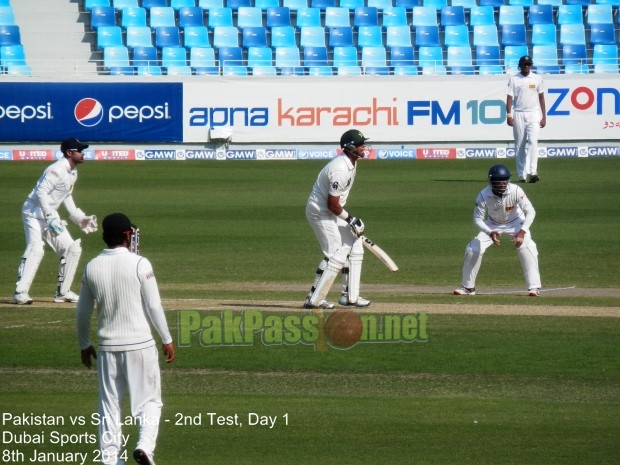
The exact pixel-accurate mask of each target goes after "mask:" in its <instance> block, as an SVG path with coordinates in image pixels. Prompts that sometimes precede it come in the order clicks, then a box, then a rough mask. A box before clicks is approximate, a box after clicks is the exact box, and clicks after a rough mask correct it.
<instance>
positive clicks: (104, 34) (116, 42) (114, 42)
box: [0, 26, 125, 50]
mask: <svg viewBox="0 0 620 465" xmlns="http://www.w3.org/2000/svg"><path fill="white" fill-rule="evenodd" d="M7 27H17V26H0V45H16V44H19V43H20V41H19V40H18V41H17V42H15V41H13V42H11V41H8V42H7V41H6V39H7V38H8V37H10V36H7V35H6V34H5V32H4V30H5V28H7ZM121 45H125V42H123V33H122V32H121V28H120V26H101V27H100V28H99V29H97V49H98V50H103V49H104V48H106V47H118V46H121Z"/></svg>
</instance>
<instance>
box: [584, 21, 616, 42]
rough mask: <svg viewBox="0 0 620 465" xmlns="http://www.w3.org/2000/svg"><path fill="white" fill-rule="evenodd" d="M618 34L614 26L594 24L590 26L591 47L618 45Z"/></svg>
mask: <svg viewBox="0 0 620 465" xmlns="http://www.w3.org/2000/svg"><path fill="white" fill-rule="evenodd" d="M615 36H616V32H615V30H614V25H613V24H608V23H605V24H592V25H590V45H596V44H602V45H605V44H610V45H613V44H615V43H616V37H615Z"/></svg>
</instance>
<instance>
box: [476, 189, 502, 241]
mask: <svg viewBox="0 0 620 465" xmlns="http://www.w3.org/2000/svg"><path fill="white" fill-rule="evenodd" d="M486 205H487V204H486V201H485V200H484V197H483V196H482V194H478V197H476V205H475V206H474V225H475V226H476V228H478V230H480V231H482V232H483V233H485V234H488V235H489V237H491V240H492V241H493V243H494V244H495V245H500V241H499V237H500V234H499V233H498V232H497V231H494V230H492V229H491V228H489V226H488V225H487V223H486V221H485V218H486V215H487V206H486Z"/></svg>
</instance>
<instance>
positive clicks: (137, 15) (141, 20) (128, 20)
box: [121, 7, 147, 30]
mask: <svg viewBox="0 0 620 465" xmlns="http://www.w3.org/2000/svg"><path fill="white" fill-rule="evenodd" d="M130 26H139V27H145V26H147V22H146V10H145V9H144V8H142V7H138V8H123V10H122V11H121V27H122V28H123V29H124V30H127V28H128V27H130Z"/></svg>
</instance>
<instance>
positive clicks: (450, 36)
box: [443, 24, 469, 47]
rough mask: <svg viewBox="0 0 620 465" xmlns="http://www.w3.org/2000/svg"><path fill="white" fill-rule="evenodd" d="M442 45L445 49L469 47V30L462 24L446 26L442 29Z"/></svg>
mask: <svg viewBox="0 0 620 465" xmlns="http://www.w3.org/2000/svg"><path fill="white" fill-rule="evenodd" d="M443 45H444V46H445V47H449V46H455V45H467V46H469V28H468V27H467V26H465V25H464V24H460V25H453V26H446V27H445V28H444V40H443Z"/></svg>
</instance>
